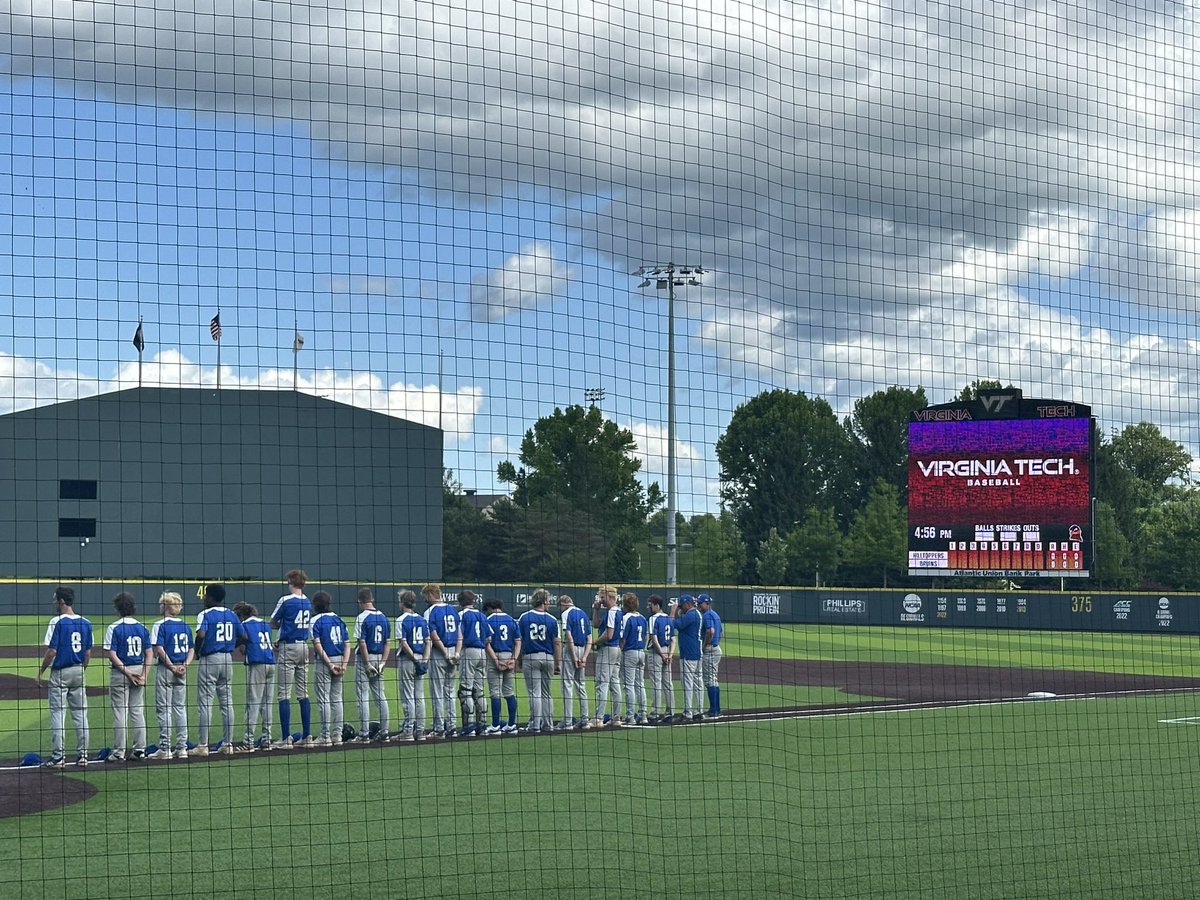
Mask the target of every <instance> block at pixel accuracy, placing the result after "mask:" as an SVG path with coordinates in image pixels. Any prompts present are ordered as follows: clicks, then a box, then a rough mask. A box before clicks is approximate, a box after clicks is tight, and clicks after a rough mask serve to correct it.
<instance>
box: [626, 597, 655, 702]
mask: <svg viewBox="0 0 1200 900" xmlns="http://www.w3.org/2000/svg"><path fill="white" fill-rule="evenodd" d="M621 602H622V604H623V606H624V607H625V615H624V616H622V618H621V643H620V646H621V683H622V685H623V686H624V688H625V724H626V725H645V724H646V633H647V632H648V631H649V627H648V626H647V624H646V617H645V616H643V615H642V614H641V613H640V612H639V611H638V595H637V594H625V595H624V596H623V597H622V598H621Z"/></svg>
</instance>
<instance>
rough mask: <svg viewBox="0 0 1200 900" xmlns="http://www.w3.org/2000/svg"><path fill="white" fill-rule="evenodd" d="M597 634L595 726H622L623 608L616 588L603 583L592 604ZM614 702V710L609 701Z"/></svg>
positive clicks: (612, 703) (593, 620) (612, 704)
mask: <svg viewBox="0 0 1200 900" xmlns="http://www.w3.org/2000/svg"><path fill="white" fill-rule="evenodd" d="M592 623H593V624H594V625H595V626H596V631H597V632H598V633H599V634H598V636H597V637H596V642H595V645H594V646H595V649H596V716H597V718H596V719H595V720H593V724H594V725H620V724H621V719H620V710H619V706H620V703H621V648H620V646H619V644H620V642H621V610H620V609H619V608H618V607H617V589H616V588H614V587H613V586H612V585H610V584H604V585H601V586H600V589H599V590H598V591H597V592H596V599H595V601H593V603H592ZM610 703H611V709H610V706H609V704H610Z"/></svg>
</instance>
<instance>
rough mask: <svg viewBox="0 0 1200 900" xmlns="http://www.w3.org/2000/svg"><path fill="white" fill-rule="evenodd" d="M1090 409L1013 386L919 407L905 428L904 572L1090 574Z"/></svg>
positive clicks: (1092, 454) (1092, 451) (1092, 457)
mask: <svg viewBox="0 0 1200 900" xmlns="http://www.w3.org/2000/svg"><path fill="white" fill-rule="evenodd" d="M1095 443H1096V442H1095V423H1094V420H1093V419H1092V417H1091V408H1090V407H1087V406H1084V405H1082V404H1078V403H1064V402H1062V401H1058V400H1032V399H1026V398H1024V397H1023V396H1022V395H1021V392H1020V391H1018V390H1015V389H1011V388H1010V389H1008V390H1004V391H990V392H989V391H982V392H980V395H979V397H978V398H977V399H976V400H972V401H964V402H958V403H946V404H942V405H941V406H931V407H927V408H925V409H921V410H917V411H916V412H914V413H913V414H912V417H911V421H910V422H909V427H908V454H909V455H908V527H909V533H908V572H909V574H910V575H971V576H989V577H990V576H1012V577H1022V578H1034V577H1080V578H1085V577H1087V576H1088V575H1089V574H1090V573H1091V567H1092V558H1093V553H1094V545H1093V542H1094V532H1093V527H1092V500H1093V498H1094V496H1095V491H1094V472H1095V465H1094V463H1095Z"/></svg>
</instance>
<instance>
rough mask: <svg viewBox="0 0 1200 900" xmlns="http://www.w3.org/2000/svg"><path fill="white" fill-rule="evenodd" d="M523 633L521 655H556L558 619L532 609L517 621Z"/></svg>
mask: <svg viewBox="0 0 1200 900" xmlns="http://www.w3.org/2000/svg"><path fill="white" fill-rule="evenodd" d="M517 628H518V630H519V631H520V633H521V654H522V655H524V656H528V655H529V654H530V653H554V639H555V638H556V637H558V619H556V618H554V616H552V615H550V613H548V612H544V611H542V610H540V609H531V610H528V611H526V612H524V613H522V614H521V618H520V619H518V620H517Z"/></svg>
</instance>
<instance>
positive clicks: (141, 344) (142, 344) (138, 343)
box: [133, 322, 146, 353]
mask: <svg viewBox="0 0 1200 900" xmlns="http://www.w3.org/2000/svg"><path fill="white" fill-rule="evenodd" d="M133 346H135V347H137V352H138V353H141V352H142V351H143V350H145V349H146V339H145V337H143V336H142V323H141V322H138V327H137V331H135V332H134V333H133Z"/></svg>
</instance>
